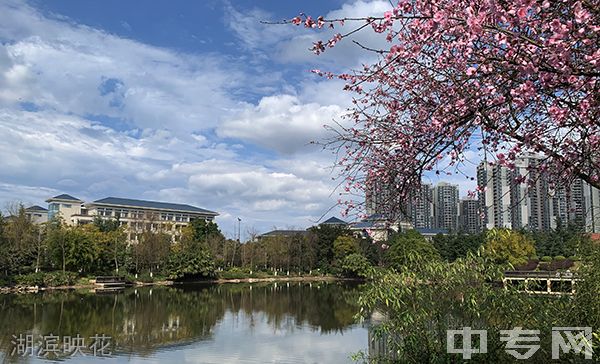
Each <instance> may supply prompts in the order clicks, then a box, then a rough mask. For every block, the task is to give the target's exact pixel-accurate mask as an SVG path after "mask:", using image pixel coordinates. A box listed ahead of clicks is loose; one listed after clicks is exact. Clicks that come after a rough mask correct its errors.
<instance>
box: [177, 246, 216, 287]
mask: <svg viewBox="0 0 600 364" xmlns="http://www.w3.org/2000/svg"><path fill="white" fill-rule="evenodd" d="M166 271H167V274H168V276H169V277H170V278H171V279H183V278H197V277H202V278H206V277H213V276H214V275H215V263H214V260H213V259H212V257H211V255H210V253H209V251H208V250H207V249H206V246H205V245H203V244H202V243H200V242H197V241H193V242H182V243H176V244H174V245H173V246H172V248H171V252H170V254H169V259H168V262H167V267H166Z"/></svg>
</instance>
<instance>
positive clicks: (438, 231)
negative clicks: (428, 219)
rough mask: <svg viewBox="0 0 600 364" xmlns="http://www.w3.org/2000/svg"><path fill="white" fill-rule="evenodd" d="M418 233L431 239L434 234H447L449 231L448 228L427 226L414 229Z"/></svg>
mask: <svg viewBox="0 0 600 364" xmlns="http://www.w3.org/2000/svg"><path fill="white" fill-rule="evenodd" d="M415 230H416V231H417V232H418V233H419V234H421V235H423V237H424V238H425V239H427V240H432V239H433V237H434V236H436V235H438V234H442V235H448V234H449V233H450V232H449V230H448V229H428V228H417V229H415Z"/></svg>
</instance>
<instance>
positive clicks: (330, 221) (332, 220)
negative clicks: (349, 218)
mask: <svg viewBox="0 0 600 364" xmlns="http://www.w3.org/2000/svg"><path fill="white" fill-rule="evenodd" d="M319 225H348V223H347V222H345V221H344V220H340V219H338V218H337V217H330V218H329V219H327V220H325V221H323V222H322V223H320V224H319Z"/></svg>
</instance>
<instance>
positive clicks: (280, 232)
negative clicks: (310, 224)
mask: <svg viewBox="0 0 600 364" xmlns="http://www.w3.org/2000/svg"><path fill="white" fill-rule="evenodd" d="M306 234H308V231H307V230H272V231H269V232H267V233H264V234H261V235H259V236H260V237H268V236H294V235H306Z"/></svg>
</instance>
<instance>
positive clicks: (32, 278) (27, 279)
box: [15, 272, 44, 287]
mask: <svg viewBox="0 0 600 364" xmlns="http://www.w3.org/2000/svg"><path fill="white" fill-rule="evenodd" d="M15 282H16V283H17V285H21V286H38V287H42V286H43V285H44V273H42V272H37V273H29V274H20V275H18V276H16V277H15Z"/></svg>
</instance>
